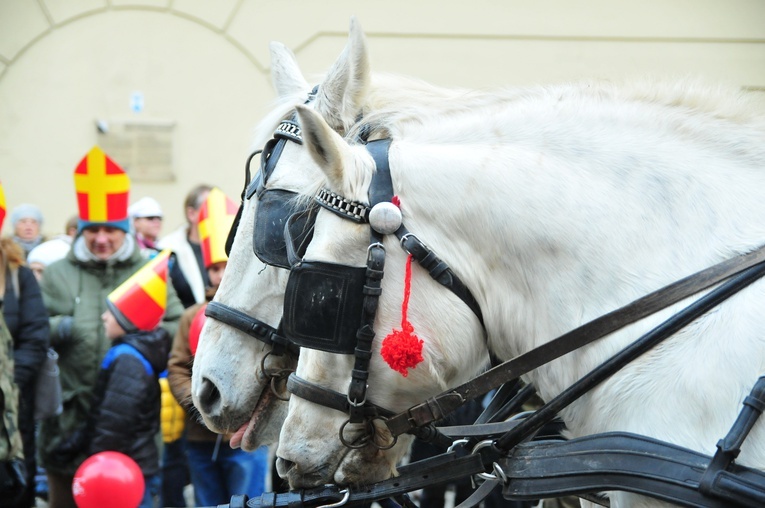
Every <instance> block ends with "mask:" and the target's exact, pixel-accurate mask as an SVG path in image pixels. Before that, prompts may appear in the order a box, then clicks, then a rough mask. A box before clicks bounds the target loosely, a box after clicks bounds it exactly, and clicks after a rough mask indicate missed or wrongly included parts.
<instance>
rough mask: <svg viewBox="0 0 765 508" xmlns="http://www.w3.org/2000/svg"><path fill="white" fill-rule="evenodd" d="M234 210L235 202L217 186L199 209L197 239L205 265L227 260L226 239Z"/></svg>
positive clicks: (232, 220) (234, 213) (235, 207)
mask: <svg viewBox="0 0 765 508" xmlns="http://www.w3.org/2000/svg"><path fill="white" fill-rule="evenodd" d="M236 212H237V205H236V203H235V202H234V201H232V200H231V199H229V197H228V196H226V195H225V194H224V193H223V191H222V190H220V189H218V188H217V187H216V188H214V189H213V190H211V191H210V194H209V195H208V196H207V200H205V202H204V203H203V204H202V207H201V208H200V209H199V239H200V241H201V247H202V257H203V259H204V263H205V266H206V267H209V266H211V265H214V264H215V263H220V262H221V261H227V260H228V256H227V255H226V239H227V238H228V232H229V230H230V229H231V225H232V224H233V223H234V217H235V216H236Z"/></svg>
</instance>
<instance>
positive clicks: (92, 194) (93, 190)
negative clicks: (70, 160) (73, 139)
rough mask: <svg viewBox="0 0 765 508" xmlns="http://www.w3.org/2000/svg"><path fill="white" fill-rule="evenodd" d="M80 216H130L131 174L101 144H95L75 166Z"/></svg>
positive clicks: (97, 219) (103, 218) (95, 218)
mask: <svg viewBox="0 0 765 508" xmlns="http://www.w3.org/2000/svg"><path fill="white" fill-rule="evenodd" d="M74 187H75V189H76V190H77V206H78V208H79V211H80V220H82V221H84V222H96V223H104V222H115V221H121V220H124V219H126V218H127V216H128V194H129V192H130V178H129V177H128V175H127V174H126V173H125V172H124V171H123V170H122V168H120V167H119V166H118V165H117V163H115V162H114V161H113V160H111V159H110V158H109V157H108V156H107V155H106V154H105V153H104V152H103V150H101V149H100V148H99V147H97V146H94V147H93V148H92V149H91V150H90V151H89V152H88V154H87V155H86V156H85V157H83V158H82V160H81V161H80V163H79V164H78V165H77V168H76V169H75V170H74Z"/></svg>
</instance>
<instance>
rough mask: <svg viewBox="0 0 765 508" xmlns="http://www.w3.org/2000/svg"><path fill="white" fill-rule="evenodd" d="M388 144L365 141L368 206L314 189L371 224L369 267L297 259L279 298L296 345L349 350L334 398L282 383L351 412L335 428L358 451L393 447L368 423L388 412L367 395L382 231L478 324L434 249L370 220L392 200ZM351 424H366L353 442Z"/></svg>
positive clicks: (322, 201) (463, 290)
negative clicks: (345, 378) (349, 364)
mask: <svg viewBox="0 0 765 508" xmlns="http://www.w3.org/2000/svg"><path fill="white" fill-rule="evenodd" d="M390 144H391V140H390V139H381V140H376V141H370V142H368V143H366V148H367V150H368V151H369V153H370V155H371V156H372V158H373V159H374V161H375V164H376V168H377V169H376V171H375V173H374V175H373V178H372V182H371V185H370V188H369V204H368V205H367V204H364V203H358V202H355V201H351V200H348V199H346V198H343V197H342V196H339V195H337V194H335V193H333V192H331V191H328V190H326V189H323V190H321V191H319V193H318V194H317V196H316V198H315V201H316V203H318V204H319V205H320V206H321V207H323V208H325V209H327V210H329V211H331V212H332V213H335V214H336V215H338V216H340V217H342V218H344V219H348V220H351V221H353V222H356V223H359V224H364V223H366V224H370V226H371V227H370V244H369V247H368V249H367V262H366V266H364V267H355V266H348V265H342V264H337V263H327V262H320V261H307V260H303V259H299V258H298V259H297V260H296V262H295V263H294V264H293V265H292V268H291V270H290V278H289V280H288V282H287V290H286V294H285V299H284V317H283V324H284V333H285V335H286V337H287V339H288V340H289V341H290V342H292V343H293V344H296V345H298V346H300V347H305V348H311V349H317V350H320V351H325V352H329V353H337V354H353V355H354V357H355V362H354V367H353V370H352V373H351V382H350V384H349V386H348V393H347V396H346V397H345V400H343V399H342V397H340V398H338V393H337V392H335V391H333V390H328V389H326V388H323V387H321V386H317V385H314V384H313V383H310V382H308V381H306V380H303V379H300V378H298V377H297V376H296V375H295V374H291V375H290V378H289V379H288V381H287V389H288V390H289V391H290V393H292V394H293V395H296V396H298V397H300V398H303V399H306V400H309V401H311V402H314V403H316V404H320V405H323V406H325V407H330V408H333V409H337V410H340V411H343V412H347V413H348V420H347V421H346V422H345V424H343V426H342V427H341V428H340V440H341V441H342V442H343V443H344V444H345V445H346V446H348V447H350V448H361V447H363V446H366V444H368V443H373V444H374V445H375V446H377V447H378V448H381V449H386V448H390V447H392V446H393V444H395V440H394V441H393V443H390V444H386V445H381V444H380V443H376V442H375V440H374V439H373V437H374V426H373V425H372V424H371V420H373V419H376V418H383V419H385V418H388V417H390V416H392V415H393V413H392V411H389V410H387V409H385V408H381V407H379V406H376V405H374V404H372V403H370V402H368V401H367V400H366V390H367V381H368V378H369V363H370V359H371V357H372V341H373V339H374V337H375V332H374V320H375V316H376V313H377V305H378V300H379V297H380V294H381V293H382V288H381V283H382V278H383V274H384V266H385V247H384V246H383V237H384V236H385V235H386V234H394V235H396V237H397V238H398V239H399V244H400V245H401V247H402V248H403V249H404V250H405V251H407V252H408V253H410V254H411V255H412V256H413V259H414V260H415V261H417V262H418V263H419V264H420V265H421V266H423V267H424V268H425V269H426V270H427V271H428V273H429V274H430V276H431V277H432V278H433V279H434V280H435V281H437V282H438V283H440V284H441V285H443V286H444V287H446V288H447V289H449V290H450V291H452V292H453V293H454V294H455V295H456V296H457V297H458V298H460V300H462V301H463V302H464V303H465V304H466V305H467V306H468V307H469V308H470V309H471V310H472V311H473V312H474V313H475V315H476V316H477V318H478V320H479V322H480V323H481V325H483V317H482V314H481V309H480V307H479V305H478V303H477V302H476V300H475V298H474V297H473V295H472V293H471V292H470V290H469V289H468V288H467V286H466V285H465V284H464V283H463V282H462V281H461V280H460V278H459V277H458V276H457V275H456V274H455V273H454V272H453V271H452V270H451V268H449V266H448V265H447V264H446V263H444V262H443V261H442V260H441V259H439V258H438V257H437V256H436V255H435V253H434V252H433V251H432V250H431V249H429V248H428V247H427V246H426V245H425V244H424V243H423V242H421V241H420V240H419V238H417V236H415V235H414V234H412V233H410V232H409V231H408V230H407V229H406V227H405V226H404V225H403V222H402V223H400V224H399V225H398V227H396V228H395V230H393V231H379V230H377V229H376V228H375V224H374V223H373V222H370V216H371V215H372V213H373V210H374V209H375V207H376V206H378V205H380V204H383V203H387V204H390V203H391V200H392V199H393V184H392V180H391V175H390V166H389V162H388V150H389V148H390ZM285 235H286V236H287V246H288V247H287V248H288V251H289V250H291V249H290V245H292V244H295V243H297V242H296V241H295V239H294V238H292V235H291V229H290V228H289V227H288V228H287V229H286V230H285ZM295 250H296V249H295ZM317 302H319V303H317ZM349 423H357V424H358V423H364V424H366V428H367V429H368V435H367V436H364V437H362V438H361V439H360V440H358V441H355V442H351V441H350V440H348V439H346V438H345V436H344V435H343V431H344V428H345V426H346V425H347V424H349ZM411 430H413V431H414V430H415V429H411ZM415 433H416V432H415Z"/></svg>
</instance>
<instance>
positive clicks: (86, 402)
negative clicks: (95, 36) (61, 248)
mask: <svg viewBox="0 0 765 508" xmlns="http://www.w3.org/2000/svg"><path fill="white" fill-rule="evenodd" d="M74 180H75V187H76V189H77V204H78V208H79V222H78V236H77V237H76V238H75V240H74V243H73V244H72V249H71V250H70V251H69V252H68V253H67V255H66V257H65V258H64V259H61V260H59V261H56V262H54V263H52V264H51V265H50V266H48V267H47V268H46V270H45V273H44V275H43V278H42V284H41V287H42V292H43V299H44V301H45V306H46V308H47V310H48V313H49V315H50V332H51V335H50V338H51V345H52V346H53V347H54V348H55V349H56V351H57V352H58V354H59V368H60V372H61V389H62V394H63V400H64V412H63V413H62V414H61V415H60V416H57V417H53V418H49V419H47V420H44V421H43V422H42V425H41V427H40V433H39V440H38V449H39V452H40V458H41V460H42V464H43V466H44V467H45V469H46V472H47V475H48V486H49V490H50V498H49V507H50V508H76V505H75V502H74V498H73V495H72V482H73V479H74V473H75V471H76V470H77V468H78V466H79V465H80V464H81V463H82V461H83V460H85V458H86V455H85V454H84V453H78V454H77V455H76V456H75V457H73V458H72V457H69V458H66V459H65V458H63V457H65V456H66V454H64V453H62V450H61V447H62V446H63V444H64V443H65V442H66V440H67V439H69V438H70V437H71V435H72V434H73V433H74V432H75V430H76V429H77V427H78V426H79V424H80V423H81V422H83V421H85V419H86V418H87V415H88V413H89V410H90V406H91V401H92V397H93V392H94V388H95V383H96V378H97V375H98V371H99V367H100V365H101V361H102V359H103V357H104V355H105V353H106V351H107V350H108V349H109V347H110V342H109V339H108V338H107V337H106V335H105V332H104V327H103V325H102V322H101V315H102V314H103V313H104V311H105V310H106V303H105V302H106V297H107V295H109V294H110V293H111V292H112V291H113V290H114V289H115V288H117V287H118V286H119V285H120V284H122V283H123V282H124V281H125V280H126V279H127V278H128V277H129V276H131V275H132V274H133V273H135V272H136V271H137V270H138V269H139V268H140V267H141V266H142V265H143V264H144V263H145V262H146V259H145V258H144V256H143V255H142V254H141V250H140V248H139V247H138V244H137V242H136V240H135V238H134V237H133V235H131V234H129V231H130V227H129V218H128V211H127V208H128V206H127V204H128V193H129V187H130V180H129V179H128V176H127V175H126V174H125V173H124V171H122V169H121V168H120V167H119V166H117V164H115V163H114V162H113V161H112V160H111V159H110V158H109V157H107V156H106V154H104V152H103V151H101V149H100V148H98V147H94V148H93V149H92V150H91V151H90V152H89V153H88V154H87V155H86V156H85V157H84V158H83V159H82V161H81V162H80V163H79V164H78V166H77V168H76V170H75V174H74ZM166 297H167V300H166V301H167V305H166V310H165V315H164V317H163V319H162V322H161V323H160V325H159V326H161V327H162V328H164V329H165V330H167V332H168V333H169V334H170V335H171V336H172V335H174V334H175V332H176V329H177V326H178V320H179V318H180V316H181V313H182V312H183V306H182V305H181V303H180V301H179V300H178V297H177V295H176V294H175V291H174V290H173V289H172V286H171V285H169V284H168V285H167V295H166Z"/></svg>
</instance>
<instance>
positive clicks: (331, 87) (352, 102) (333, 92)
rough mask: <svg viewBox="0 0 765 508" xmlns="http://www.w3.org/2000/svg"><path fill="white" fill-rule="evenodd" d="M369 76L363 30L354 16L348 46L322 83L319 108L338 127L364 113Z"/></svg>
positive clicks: (344, 126)
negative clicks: (362, 111) (362, 110)
mask: <svg viewBox="0 0 765 508" xmlns="http://www.w3.org/2000/svg"><path fill="white" fill-rule="evenodd" d="M370 79H371V71H370V67H369V55H368V53H367V45H366V40H365V37H364V32H363V31H362V29H361V25H359V22H358V21H357V20H356V18H355V17H352V18H351V25H350V30H349V32H348V42H347V43H346V45H345V49H343V52H342V53H341V54H340V57H338V59H337V60H336V61H335V63H334V64H333V65H332V67H331V68H330V69H329V71H328V72H327V76H326V77H325V79H324V81H323V82H322V84H321V86H319V94H318V96H317V97H316V106H315V109H316V111H318V112H319V113H320V114H321V115H322V116H323V117H324V119H325V120H326V121H327V122H328V123H329V124H330V125H331V126H332V127H333V128H335V129H336V130H343V131H346V130H348V129H349V128H350V127H351V126H352V125H353V124H354V123H356V121H357V119H358V116H359V114H360V113H361V108H362V106H363V104H364V101H365V100H366V96H367V91H368V88H369V82H370Z"/></svg>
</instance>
